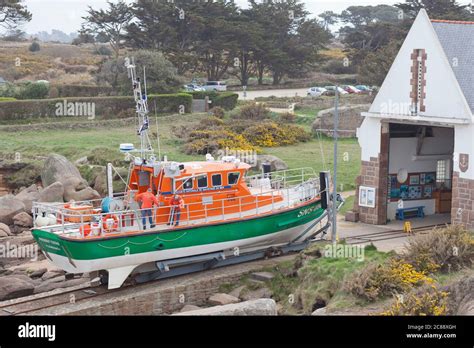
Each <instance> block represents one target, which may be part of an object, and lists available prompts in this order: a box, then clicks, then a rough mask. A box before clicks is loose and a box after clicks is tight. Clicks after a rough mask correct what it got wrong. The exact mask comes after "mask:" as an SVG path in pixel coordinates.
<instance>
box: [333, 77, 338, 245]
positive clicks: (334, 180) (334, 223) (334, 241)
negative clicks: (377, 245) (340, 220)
mask: <svg viewBox="0 0 474 348" xmlns="http://www.w3.org/2000/svg"><path fill="white" fill-rule="evenodd" d="M334 103H335V105H334V169H333V193H332V234H331V241H332V244H336V236H337V152H338V151H337V150H338V149H337V140H338V136H339V135H338V127H339V86H338V85H336V92H335V102H334Z"/></svg>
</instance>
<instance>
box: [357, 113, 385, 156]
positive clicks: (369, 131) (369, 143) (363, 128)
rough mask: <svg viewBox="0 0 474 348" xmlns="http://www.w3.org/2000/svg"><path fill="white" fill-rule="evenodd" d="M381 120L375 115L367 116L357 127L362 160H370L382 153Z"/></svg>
mask: <svg viewBox="0 0 474 348" xmlns="http://www.w3.org/2000/svg"><path fill="white" fill-rule="evenodd" d="M381 126H382V125H381V122H380V119H378V118H375V117H366V118H365V119H364V121H363V122H362V124H361V125H360V127H359V128H357V139H358V141H359V145H360V147H361V160H362V161H370V158H371V157H378V156H379V153H380V136H381Z"/></svg>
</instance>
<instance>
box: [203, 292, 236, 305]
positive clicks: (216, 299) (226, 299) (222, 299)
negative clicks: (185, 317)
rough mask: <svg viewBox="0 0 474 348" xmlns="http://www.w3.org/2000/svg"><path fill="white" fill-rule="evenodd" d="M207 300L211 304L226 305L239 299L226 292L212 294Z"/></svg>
mask: <svg viewBox="0 0 474 348" xmlns="http://www.w3.org/2000/svg"><path fill="white" fill-rule="evenodd" d="M208 301H209V304H211V305H228V304H231V303H237V302H239V299H238V298H237V297H234V296H232V295H228V294H214V295H212V296H211V297H209V300H208Z"/></svg>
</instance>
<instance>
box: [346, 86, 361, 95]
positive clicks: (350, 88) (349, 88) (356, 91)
mask: <svg viewBox="0 0 474 348" xmlns="http://www.w3.org/2000/svg"><path fill="white" fill-rule="evenodd" d="M343 88H344V90H345V91H346V92H347V93H349V94H361V93H362V91H361V90H359V89H357V88H355V87H354V86H350V85H347V86H344V87H343Z"/></svg>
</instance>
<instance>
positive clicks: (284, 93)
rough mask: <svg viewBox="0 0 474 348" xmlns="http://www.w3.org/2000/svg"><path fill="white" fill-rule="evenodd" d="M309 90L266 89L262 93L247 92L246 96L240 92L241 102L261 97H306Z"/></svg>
mask: <svg viewBox="0 0 474 348" xmlns="http://www.w3.org/2000/svg"><path fill="white" fill-rule="evenodd" d="M307 91H308V88H295V89H265V90H261V91H247V92H246V94H247V95H246V96H244V92H242V91H239V92H237V93H238V94H239V99H240V100H254V99H255V98H259V97H270V96H275V97H280V98H283V97H295V96H298V97H306V94H307Z"/></svg>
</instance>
